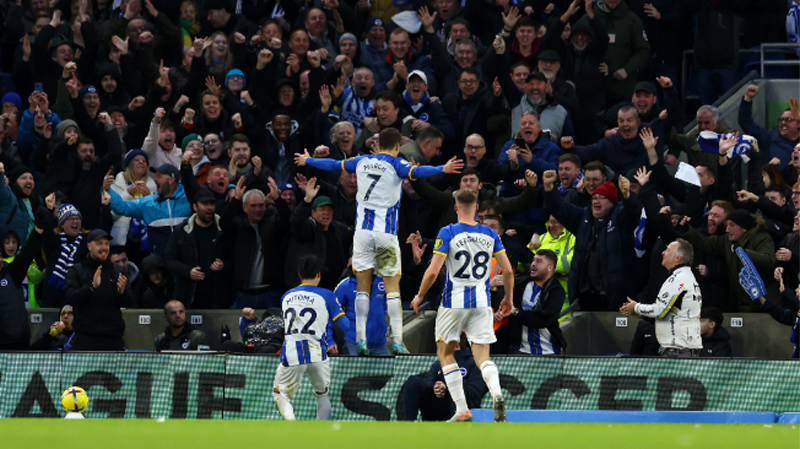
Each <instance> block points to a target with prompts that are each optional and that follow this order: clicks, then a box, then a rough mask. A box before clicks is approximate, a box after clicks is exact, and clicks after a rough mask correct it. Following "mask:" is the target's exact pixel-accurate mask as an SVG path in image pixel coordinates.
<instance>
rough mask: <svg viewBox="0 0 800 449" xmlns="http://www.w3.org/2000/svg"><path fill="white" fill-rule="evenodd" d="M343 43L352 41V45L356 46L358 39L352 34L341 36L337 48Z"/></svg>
mask: <svg viewBox="0 0 800 449" xmlns="http://www.w3.org/2000/svg"><path fill="white" fill-rule="evenodd" d="M344 41H353V43H354V44H356V45H358V38H357V37H356V35H355V34H353V33H344V34H342V37H340V38H339V46H341V45H342V42H344Z"/></svg>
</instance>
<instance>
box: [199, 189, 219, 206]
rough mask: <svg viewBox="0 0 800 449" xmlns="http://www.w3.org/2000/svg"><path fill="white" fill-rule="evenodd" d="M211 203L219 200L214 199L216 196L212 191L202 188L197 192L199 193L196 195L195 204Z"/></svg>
mask: <svg viewBox="0 0 800 449" xmlns="http://www.w3.org/2000/svg"><path fill="white" fill-rule="evenodd" d="M209 201H214V202H216V201H217V199H216V198H215V197H214V194H213V193H211V191H210V190H208V189H206V188H205V187H201V188H199V189H198V190H197V193H196V194H195V195H194V202H195V203H206V202H209Z"/></svg>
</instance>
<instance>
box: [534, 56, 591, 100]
mask: <svg viewBox="0 0 800 449" xmlns="http://www.w3.org/2000/svg"><path fill="white" fill-rule="evenodd" d="M537 64H538V68H539V71H540V72H542V73H543V74H544V77H545V78H547V81H549V82H550V87H549V89H548V92H547V93H549V94H551V95H552V96H553V98H555V100H556V101H557V102H558V104H560V105H561V106H564V108H566V110H567V111H569V113H570V114H576V113H577V112H579V111H580V108H581V104H580V102H579V101H578V94H577V93H575V87H574V86H573V85H572V84H571V83H568V82H567V79H566V77H565V76H564V73H563V72H561V55H560V54H558V52H557V51H555V50H552V49H549V48H548V49H547V50H542V51H541V52H540V53H539V59H538V62H537Z"/></svg>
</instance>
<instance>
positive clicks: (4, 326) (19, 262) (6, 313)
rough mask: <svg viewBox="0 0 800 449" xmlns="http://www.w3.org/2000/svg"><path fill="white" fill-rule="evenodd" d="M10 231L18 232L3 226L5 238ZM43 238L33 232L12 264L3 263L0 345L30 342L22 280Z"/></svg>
mask: <svg viewBox="0 0 800 449" xmlns="http://www.w3.org/2000/svg"><path fill="white" fill-rule="evenodd" d="M9 232H15V231H13V229H12V228H11V226H4V227H3V228H2V229H0V234H2V236H3V239H5V236H6V234H8V233H9ZM41 245H42V240H41V236H40V234H39V233H38V232H36V231H33V232H31V235H30V236H29V237H28V243H27V244H26V245H25V246H24V247H23V248H22V252H21V253H20V254H19V255H18V256H17V257H16V258H15V259H14V261H13V262H11V263H3V267H2V268H0V345H11V344H14V343H24V344H26V345H27V344H28V343H29V342H30V339H31V330H30V328H29V327H28V312H27V311H26V310H25V297H24V296H23V295H24V294H23V292H22V281H23V280H24V279H25V276H26V275H27V273H28V266H30V264H31V261H33V257H34V256H35V255H36V254H38V253H39V252H40V251H41Z"/></svg>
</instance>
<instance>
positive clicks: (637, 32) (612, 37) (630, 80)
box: [594, 1, 650, 98]
mask: <svg viewBox="0 0 800 449" xmlns="http://www.w3.org/2000/svg"><path fill="white" fill-rule="evenodd" d="M594 13H595V15H596V17H598V18H599V19H600V20H602V21H603V22H604V23H605V25H606V29H607V30H608V37H609V44H608V50H606V58H605V63H606V64H607V65H608V76H606V77H605V86H606V97H608V98H628V97H630V96H631V95H632V94H633V88H634V86H635V85H636V81H637V78H638V76H639V72H641V71H643V70H644V69H645V68H647V64H648V62H649V60H650V44H648V43H647V38H646V35H645V32H644V25H643V24H642V21H641V20H640V19H639V17H637V16H636V14H634V13H633V12H631V11H630V9H628V5H627V4H626V3H625V2H623V1H621V2H619V4H618V5H617V7H616V8H614V9H612V10H611V11H605V10H604V9H602V8H600V7H599V6H595V7H594ZM619 69H625V72H627V74H628V77H627V78H625V79H624V80H621V81H617V80H616V79H615V78H614V77H613V76H612V75H613V73H614V72H616V71H617V70H619Z"/></svg>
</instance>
